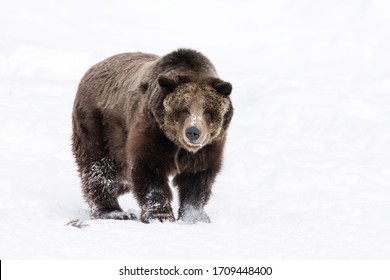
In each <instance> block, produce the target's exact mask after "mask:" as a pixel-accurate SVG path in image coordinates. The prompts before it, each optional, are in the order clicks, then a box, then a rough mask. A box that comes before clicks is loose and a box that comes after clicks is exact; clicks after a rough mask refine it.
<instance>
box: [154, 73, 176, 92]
mask: <svg viewBox="0 0 390 280" xmlns="http://www.w3.org/2000/svg"><path fill="white" fill-rule="evenodd" d="M157 81H158V84H159V85H160V87H161V88H163V89H164V90H165V91H166V92H168V93H170V92H172V91H174V90H175V88H176V87H177V86H178V81H177V79H175V78H173V77H169V76H167V75H163V74H161V75H160V76H158V79H157Z"/></svg>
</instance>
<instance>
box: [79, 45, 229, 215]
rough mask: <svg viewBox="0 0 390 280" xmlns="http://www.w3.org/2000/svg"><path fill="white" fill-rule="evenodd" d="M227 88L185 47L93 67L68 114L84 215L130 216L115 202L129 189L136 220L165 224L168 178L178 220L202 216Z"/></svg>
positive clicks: (224, 124) (221, 137) (222, 131)
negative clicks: (85, 208) (87, 212)
mask: <svg viewBox="0 0 390 280" xmlns="http://www.w3.org/2000/svg"><path fill="white" fill-rule="evenodd" d="M231 91H232V86H231V84H230V83H228V82H225V81H222V80H221V79H219V77H218V76H217V74H216V71H215V69H214V66H213V65H212V64H211V62H210V61H209V60H208V59H207V58H206V57H205V56H204V55H202V54H201V53H199V52H197V51H194V50H190V49H179V50H177V51H174V52H172V53H169V54H167V55H165V56H162V57H158V56H156V55H151V54H144V53H125V54H120V55H115V56H113V57H110V58H108V59H106V60H104V61H102V62H100V63H98V64H97V65H95V66H93V67H92V68H91V69H90V70H89V71H88V72H87V73H86V74H85V76H84V77H83V78H82V80H81V82H80V85H79V88H78V91H77V94H76V98H75V102H74V107H73V115H72V123H73V134H72V143H73V152H74V155H75V158H76V163H77V165H78V169H79V172H80V176H81V182H82V189H83V192H84V197H85V199H86V201H87V202H88V204H89V205H90V208H91V216H92V218H103V219H107V218H114V219H129V218H132V217H129V216H128V214H127V213H126V212H122V209H121V207H120V206H119V203H118V197H119V195H121V194H123V193H125V192H128V191H132V192H133V194H134V196H135V198H136V199H137V201H138V203H139V205H140V207H141V216H140V219H141V221H142V222H145V223H149V222H151V221H154V220H158V221H161V222H163V221H171V222H173V221H174V220H175V217H174V214H173V210H172V207H171V200H172V193H171V190H170V186H169V182H168V177H169V176H174V178H173V183H174V185H175V186H177V188H178V191H179V200H180V209H179V213H178V219H182V220H183V221H186V222H189V223H195V222H199V221H200V222H209V221H210V219H209V218H208V217H207V215H206V213H205V211H204V206H205V205H206V204H207V202H208V200H209V198H210V194H211V187H212V184H213V182H214V180H215V177H216V175H217V174H218V172H219V170H220V168H221V164H222V153H223V147H224V143H225V140H226V133H227V128H228V126H229V124H230V121H231V119H232V115H233V106H232V102H231V100H230V97H229V95H230V93H231ZM124 182H128V183H126V184H124ZM189 209H191V211H190V210H189ZM196 211H197V212H199V215H194V214H193V213H194V212H196ZM121 212H122V214H121Z"/></svg>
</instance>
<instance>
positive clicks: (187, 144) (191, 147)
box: [180, 139, 205, 153]
mask: <svg viewBox="0 0 390 280" xmlns="http://www.w3.org/2000/svg"><path fill="white" fill-rule="evenodd" d="M180 142H181V145H182V146H183V148H184V149H185V150H187V151H189V152H192V153H196V152H197V151H199V150H200V149H202V148H203V147H204V146H205V143H203V142H202V143H196V142H195V143H194V142H191V141H190V140H188V139H184V141H180Z"/></svg>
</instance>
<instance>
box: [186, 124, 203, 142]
mask: <svg viewBox="0 0 390 280" xmlns="http://www.w3.org/2000/svg"><path fill="white" fill-rule="evenodd" d="M186 136H187V138H188V140H190V141H191V142H193V141H196V140H198V139H199V137H200V130H199V129H197V128H196V127H195V126H190V127H189V128H187V129H186Z"/></svg>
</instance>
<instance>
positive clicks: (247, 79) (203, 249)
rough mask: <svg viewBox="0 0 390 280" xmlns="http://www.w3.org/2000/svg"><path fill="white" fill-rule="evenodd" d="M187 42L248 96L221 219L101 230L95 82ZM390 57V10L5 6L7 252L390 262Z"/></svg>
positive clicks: (119, 224)
mask: <svg viewBox="0 0 390 280" xmlns="http://www.w3.org/2000/svg"><path fill="white" fill-rule="evenodd" d="M178 47H190V48H194V49H197V50H199V51H201V52H203V53H204V54H205V55H206V56H208V57H209V58H210V59H211V61H212V62H213V63H214V65H215V66H216V68H217V70H218V72H219V75H220V76H221V77H222V78H223V79H225V80H227V81H230V82H231V83H232V84H233V86H234V90H233V93H232V98H233V102H234V106H235V116H234V120H233V123H232V125H231V129H230V134H229V139H228V144H227V147H226V151H225V162H224V169H223V172H222V173H221V174H220V176H219V177H218V180H217V182H216V184H215V186H214V195H213V197H212V199H211V201H210V203H209V205H208V206H207V208H206V210H207V212H208V214H209V216H210V218H211V220H212V223H211V224H196V225H183V224H159V223H155V224H150V225H144V224H142V223H137V222H131V221H106V220H104V221H103V220H94V221H90V220H89V212H88V207H87V205H86V203H85V202H84V201H83V199H82V197H81V190H80V182H79V178H78V176H77V173H76V167H75V164H74V160H73V157H72V154H71V149H70V134H71V117H70V116H71V109H72V103H73V99H74V95H75V92H76V88H77V85H78V82H79V80H80V79H81V77H82V75H83V74H84V73H85V71H86V70H87V69H88V68H89V67H90V66H91V65H93V64H95V63H97V62H98V61H100V60H102V59H104V58H106V57H108V56H111V55H113V54H116V53H121V52H129V51H130V52H131V51H144V52H150V53H156V54H159V55H164V54H166V53H169V52H171V51H173V50H175V49H177V48H178ZM389 50H390V2H389V1H386V0H383V1H379V0H377V1H366V0H359V1H356V0H351V1H347V0H337V1H329V0H328V1H311V0H306V1H305V0H302V1H297V0H291V1H290V0H276V1H266V0H263V1H245V0H228V1H208V0H196V1H195V0H193V1H179V0H175V1H169V0H167V1H124V0H116V1H73V0H72V1H70V0H67V1H50V0H48V1H42V0H35V1H28V0H26V1H18V0H12V1H7V0H1V2H0V106H1V107H0V108H1V110H0V258H1V259H4V258H5V259H29V258H32V259H53V258H55V259H81V258H85V259H259V258H262V259H264V258H266V259H386V258H387V259H388V258H390V218H389V216H390V51H389ZM120 203H121V205H122V206H123V208H124V209H135V210H137V211H138V206H137V204H136V202H135V200H134V198H133V197H132V196H131V195H127V196H124V197H122V198H121V199H120ZM174 207H175V210H177V200H175V203H174ZM73 219H82V220H85V221H86V223H87V224H88V225H89V226H88V227H86V228H84V229H79V228H76V227H72V226H65V224H67V223H68V222H69V221H71V220H73Z"/></svg>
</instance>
